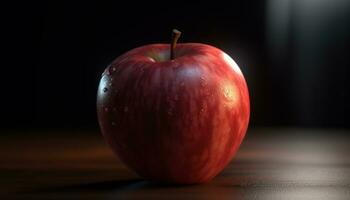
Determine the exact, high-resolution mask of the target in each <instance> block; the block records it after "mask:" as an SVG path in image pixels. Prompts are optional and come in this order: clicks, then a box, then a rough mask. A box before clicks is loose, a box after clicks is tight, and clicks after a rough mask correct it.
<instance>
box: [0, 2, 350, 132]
mask: <svg viewBox="0 0 350 200" xmlns="http://www.w3.org/2000/svg"><path fill="white" fill-rule="evenodd" d="M171 2H173V3H171ZM171 2H170V1H169V2H164V1H163V2H162V4H161V3H156V2H149V3H147V4H146V3H142V4H140V3H137V2H127V3H124V4H121V3H118V1H114V3H102V2H101V1H96V2H92V1H84V2H79V3H78V2H74V1H59V2H56V3H33V2H25V3H23V2H22V3H12V4H11V5H6V6H3V7H2V9H3V10H4V11H3V12H2V15H3V16H2V21H3V23H2V25H1V26H2V28H1V32H2V34H4V36H2V45H1V46H2V49H3V51H4V53H3V55H2V57H3V58H2V59H1V61H0V63H1V71H2V72H1V84H2V87H1V88H2V91H1V102H2V103H1V105H2V108H1V114H2V124H1V127H2V128H23V129H26V128H32V129H36V128H77V129H85V128H92V129H97V128H98V123H97V118H96V106H95V104H96V90H97V86H98V82H99V78H100V75H101V73H102V71H103V70H104V68H105V67H106V66H107V65H108V64H109V63H110V62H111V61H112V60H113V59H114V58H116V57H117V56H118V55H120V54H122V53H124V52H125V51H127V50H130V49H132V48H135V47H138V46H141V45H145V44H150V43H167V42H169V40H170V32H171V29H172V28H177V29H179V30H181V31H182V32H183V35H182V37H181V38H180V42H200V43H207V44H210V45H213V46H216V47H218V48H221V49H222V50H224V51H225V52H227V53H228V54H229V55H231V57H232V58H233V59H234V60H235V61H236V62H237V63H238V65H239V66H240V67H241V69H242V71H243V73H244V74H245V76H246V80H247V82H248V85H249V89H250V95H251V104H252V105H251V106H252V114H251V126H300V127H343V128H346V127H350V117H349V114H348V113H349V111H350V106H349V102H350V91H349V89H348V85H350V81H349V79H348V77H349V75H350V74H349V71H350V70H349V68H350V61H349V55H350V1H346V0H308V1H304V0H265V1H243V0H242V1H230V2H231V3H224V2H221V3H220V2H215V1H214V2H210V3H204V2H202V3H201V4H198V3H197V4H184V3H181V2H178V3H175V1H171ZM156 4H157V5H156Z"/></svg>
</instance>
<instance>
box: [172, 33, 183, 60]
mask: <svg viewBox="0 0 350 200" xmlns="http://www.w3.org/2000/svg"><path fill="white" fill-rule="evenodd" d="M180 36H181V32H180V31H179V30H176V29H173V32H172V35H171V43H170V60H174V59H175V47H176V42H177V40H178V39H179V37H180Z"/></svg>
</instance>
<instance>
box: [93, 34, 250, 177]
mask: <svg viewBox="0 0 350 200" xmlns="http://www.w3.org/2000/svg"><path fill="white" fill-rule="evenodd" d="M179 36H180V32H179V31H177V30H174V31H173V37H172V42H171V44H170V45H169V44H151V45H146V46H142V47H139V48H135V49H132V50H130V51H128V52H126V53H125V54H123V55H121V56H119V57H118V58H116V59H115V60H114V61H113V62H112V63H111V64H110V65H109V66H108V67H107V68H106V69H105V71H104V72H103V74H102V78H101V81H100V84H99V87H98V92H97V113H98V120H99V124H100V127H101V132H102V134H103V136H104V138H105V139H106V141H107V143H108V144H109V145H110V147H111V148H112V150H113V151H114V152H115V153H116V154H117V155H118V157H119V158H120V160H121V161H122V162H123V163H124V164H125V165H126V166H128V167H129V168H130V169H132V170H133V171H135V172H136V173H137V174H138V175H139V176H141V177H144V178H145V179H148V180H153V181H160V182H168V183H177V184H194V183H203V182H207V181H209V180H211V179H212V178H214V177H215V176H216V175H217V174H218V173H220V172H221V171H222V170H223V169H224V168H225V166H227V165H228V163H229V162H230V161H231V159H232V158H233V156H234V155H235V153H236V152H237V150H238V148H239V146H240V144H241V143H242V140H243V138H244V136H245V134H246V131H247V127H248V122H249V115H250V103H249V94H248V88H247V84H246V81H245V78H244V76H243V74H242V72H241V70H240V69H239V67H238V66H237V64H236V63H235V62H234V61H233V60H232V58H231V57H230V56H229V55H227V54H226V53H225V52H223V51H221V50H220V49H218V48H215V47H213V46H210V45H206V44H200V43H179V44H177V45H176V42H177V39H178V38H179Z"/></svg>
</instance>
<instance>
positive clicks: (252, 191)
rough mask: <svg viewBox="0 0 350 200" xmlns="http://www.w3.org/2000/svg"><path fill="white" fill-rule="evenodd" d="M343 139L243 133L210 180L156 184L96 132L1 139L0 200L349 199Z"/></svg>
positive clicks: (327, 133)
mask: <svg viewBox="0 0 350 200" xmlns="http://www.w3.org/2000/svg"><path fill="white" fill-rule="evenodd" d="M349 152H350V132H349V131H346V130H313V129H308V130H305V129H258V130H249V132H248V134H247V137H246V139H245V140H244V142H243V145H242V147H241V149H240V150H239V152H238V154H237V156H236V157H235V159H234V160H233V161H232V162H231V164H230V166H228V167H227V168H226V169H225V170H224V172H222V173H221V174H220V175H219V176H218V177H216V178H215V179H214V180H213V181H211V182H209V183H206V184H202V185H190V186H179V185H177V186H176V185H164V184H158V183H152V182H148V181H145V180H143V179H141V178H139V177H137V176H136V175H135V174H134V173H132V172H130V171H129V170H127V169H126V168H125V167H124V166H123V165H122V164H121V163H120V162H119V161H118V160H117V158H116V157H115V156H114V155H113V153H112V152H111V151H110V149H109V147H108V146H107V145H106V144H105V143H104V141H103V139H102V137H101V136H100V134H99V133H98V132H96V133H91V132H90V133H89V132H83V131H81V132H68V131H61V132H58V131H56V132H52V131H51V132H50V131H46V132H45V131H43V132H38V133H25V132H3V133H2V134H1V136H0V159H1V163H0V176H1V178H0V184H1V188H0V197H1V199H216V200H219V199H238V200H239V199H272V200H273V199H350V156H349Z"/></svg>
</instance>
